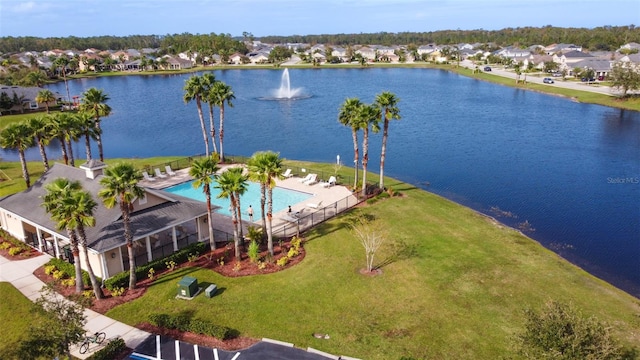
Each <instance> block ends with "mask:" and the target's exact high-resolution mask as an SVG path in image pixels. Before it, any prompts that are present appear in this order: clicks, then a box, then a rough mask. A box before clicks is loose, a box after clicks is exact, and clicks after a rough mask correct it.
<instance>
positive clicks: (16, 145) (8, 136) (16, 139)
mask: <svg viewBox="0 0 640 360" xmlns="http://www.w3.org/2000/svg"><path fill="white" fill-rule="evenodd" d="M0 146H2V147H3V148H5V149H7V148H9V149H16V150H18V156H19V157H20V165H21V166H22V177H23V178H24V181H25V182H26V183H27V187H31V179H30V178H29V169H27V160H26V159H25V157H24V151H25V150H27V149H28V148H30V147H31V146H33V136H32V132H31V129H30V128H29V125H27V124H26V123H24V122H20V123H13V124H11V125H9V126H7V127H6V128H4V130H2V132H0Z"/></svg>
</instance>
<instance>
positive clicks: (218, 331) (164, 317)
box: [149, 314, 232, 340]
mask: <svg viewBox="0 0 640 360" xmlns="http://www.w3.org/2000/svg"><path fill="white" fill-rule="evenodd" d="M149 322H150V323H151V324H153V325H155V326H157V327H161V328H165V329H177V330H180V331H189V332H192V333H195V334H204V335H210V336H213V337H215V338H218V339H221V340H227V339H229V338H230V337H231V336H232V331H231V329H230V328H228V327H226V326H220V325H215V324H212V323H210V322H208V321H206V320H202V319H191V318H189V316H188V315H184V314H179V315H168V314H151V315H149Z"/></svg>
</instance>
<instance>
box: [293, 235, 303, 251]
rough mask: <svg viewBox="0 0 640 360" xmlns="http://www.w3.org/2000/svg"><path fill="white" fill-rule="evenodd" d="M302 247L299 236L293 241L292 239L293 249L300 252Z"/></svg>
mask: <svg viewBox="0 0 640 360" xmlns="http://www.w3.org/2000/svg"><path fill="white" fill-rule="evenodd" d="M301 246H302V239H300V238H299V237H297V236H294V237H293V239H291V247H292V248H294V249H296V250H299V249H300V247H301Z"/></svg>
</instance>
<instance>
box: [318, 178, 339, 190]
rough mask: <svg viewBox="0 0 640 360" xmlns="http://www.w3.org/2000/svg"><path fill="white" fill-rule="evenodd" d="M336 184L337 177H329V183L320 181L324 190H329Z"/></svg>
mask: <svg viewBox="0 0 640 360" xmlns="http://www.w3.org/2000/svg"><path fill="white" fill-rule="evenodd" d="M335 184H336V177H335V176H331V177H329V181H327V182H324V181H320V186H322V187H324V188H328V187H330V186H333V185H335Z"/></svg>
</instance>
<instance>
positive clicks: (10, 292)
mask: <svg viewBox="0 0 640 360" xmlns="http://www.w3.org/2000/svg"><path fill="white" fill-rule="evenodd" d="M32 306H33V303H32V302H31V301H30V300H29V299H27V298H26V297H25V296H24V295H22V294H21V293H20V291H18V289H16V288H15V287H13V285H11V284H10V283H7V282H0V322H2V341H0V354H6V353H8V352H9V350H12V349H15V348H16V344H18V343H19V341H20V339H21V338H22V337H23V336H24V334H26V333H27V332H28V330H29V325H31V323H33V322H37V321H38V319H34V315H33V314H34V312H33V308H32Z"/></svg>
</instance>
